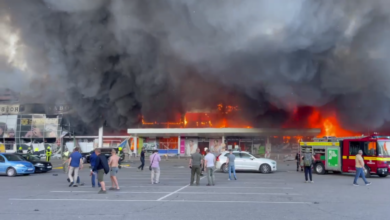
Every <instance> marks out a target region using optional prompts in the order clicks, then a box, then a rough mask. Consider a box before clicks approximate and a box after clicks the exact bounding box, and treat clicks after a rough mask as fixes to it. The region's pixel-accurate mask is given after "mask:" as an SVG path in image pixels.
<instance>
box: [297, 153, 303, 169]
mask: <svg viewBox="0 0 390 220" xmlns="http://www.w3.org/2000/svg"><path fill="white" fill-rule="evenodd" d="M295 160H296V161H297V172H298V171H299V167H300V166H301V154H300V153H299V152H298V153H297V154H296V155H295ZM301 171H303V168H302V167H301Z"/></svg>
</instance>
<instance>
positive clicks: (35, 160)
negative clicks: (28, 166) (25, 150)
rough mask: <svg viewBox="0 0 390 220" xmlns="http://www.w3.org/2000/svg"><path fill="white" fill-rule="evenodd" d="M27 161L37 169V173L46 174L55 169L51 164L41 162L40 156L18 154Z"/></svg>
mask: <svg viewBox="0 0 390 220" xmlns="http://www.w3.org/2000/svg"><path fill="white" fill-rule="evenodd" d="M17 155H19V156H21V157H22V158H23V159H25V160H26V161H28V162H30V163H32V164H33V165H34V167H35V173H46V172H48V171H50V170H52V169H53V166H52V165H51V163H50V162H46V161H41V160H40V159H39V157H38V156H35V155H30V156H29V155H28V154H17Z"/></svg>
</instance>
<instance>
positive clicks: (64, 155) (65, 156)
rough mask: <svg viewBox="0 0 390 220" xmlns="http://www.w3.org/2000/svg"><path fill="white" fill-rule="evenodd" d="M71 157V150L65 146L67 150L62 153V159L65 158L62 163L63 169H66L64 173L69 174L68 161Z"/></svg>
mask: <svg viewBox="0 0 390 220" xmlns="http://www.w3.org/2000/svg"><path fill="white" fill-rule="evenodd" d="M69 157H70V152H69V150H68V148H65V152H64V153H63V154H62V160H63V164H62V170H63V171H64V173H66V174H68V168H69V167H68V161H69Z"/></svg>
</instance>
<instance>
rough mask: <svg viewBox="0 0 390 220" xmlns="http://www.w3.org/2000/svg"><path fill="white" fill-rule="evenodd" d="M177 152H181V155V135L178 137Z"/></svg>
mask: <svg viewBox="0 0 390 220" xmlns="http://www.w3.org/2000/svg"><path fill="white" fill-rule="evenodd" d="M177 141H178V142H177V154H179V155H180V149H181V145H180V143H181V141H180V136H179V137H178V138H177Z"/></svg>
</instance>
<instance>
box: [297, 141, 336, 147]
mask: <svg viewBox="0 0 390 220" xmlns="http://www.w3.org/2000/svg"><path fill="white" fill-rule="evenodd" d="M299 144H300V145H301V146H340V142H300V143H299Z"/></svg>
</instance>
